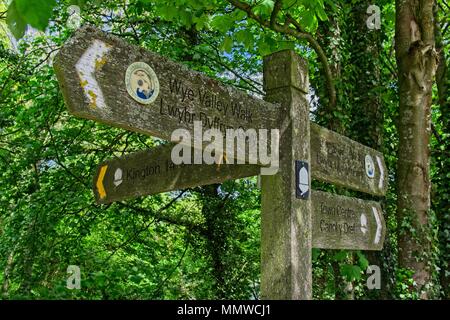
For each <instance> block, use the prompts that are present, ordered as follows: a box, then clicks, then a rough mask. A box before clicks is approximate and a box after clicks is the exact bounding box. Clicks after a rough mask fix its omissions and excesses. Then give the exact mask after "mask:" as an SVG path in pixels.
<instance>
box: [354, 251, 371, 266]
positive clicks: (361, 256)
mask: <svg viewBox="0 0 450 320" xmlns="http://www.w3.org/2000/svg"><path fill="white" fill-rule="evenodd" d="M356 255H357V256H358V260H359V266H360V267H361V269H362V270H366V269H367V267H369V260H367V258H366V257H365V256H364V254H362V253H361V252H359V251H358V252H357V253H356Z"/></svg>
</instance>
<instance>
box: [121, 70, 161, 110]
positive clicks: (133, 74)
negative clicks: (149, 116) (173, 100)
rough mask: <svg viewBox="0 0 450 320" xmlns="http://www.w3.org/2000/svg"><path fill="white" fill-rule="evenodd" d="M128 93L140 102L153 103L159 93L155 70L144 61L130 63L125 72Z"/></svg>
mask: <svg viewBox="0 0 450 320" xmlns="http://www.w3.org/2000/svg"><path fill="white" fill-rule="evenodd" d="M125 85H126V87H127V91H128V94H129V95H130V96H131V97H132V98H133V99H134V100H136V101H137V102H139V103H142V104H150V103H153V102H154V101H155V100H156V98H157V97H158V95H159V81H158V77H157V76H156V73H155V71H153V69H152V68H151V67H150V66H149V65H148V64H146V63H144V62H135V63H132V64H131V65H130V66H129V67H128V69H127V72H126V74H125Z"/></svg>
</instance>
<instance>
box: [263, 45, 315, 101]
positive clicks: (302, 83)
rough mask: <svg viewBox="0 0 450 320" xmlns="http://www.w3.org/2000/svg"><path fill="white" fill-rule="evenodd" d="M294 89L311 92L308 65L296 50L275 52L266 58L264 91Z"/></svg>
mask: <svg viewBox="0 0 450 320" xmlns="http://www.w3.org/2000/svg"><path fill="white" fill-rule="evenodd" d="M284 87H294V88H297V89H299V90H301V91H302V92H304V93H308V91H309V74H308V63H307V61H306V60H305V59H303V58H302V57H300V56H299V55H298V54H297V53H296V52H295V51H294V50H291V49H287V50H281V51H278V52H274V53H272V54H271V55H268V56H266V57H264V90H266V92H267V91H271V90H274V89H280V88H284Z"/></svg>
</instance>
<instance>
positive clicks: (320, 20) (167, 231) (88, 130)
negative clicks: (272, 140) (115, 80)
mask: <svg viewBox="0 0 450 320" xmlns="http://www.w3.org/2000/svg"><path fill="white" fill-rule="evenodd" d="M246 3H248V4H251V5H253V6H254V7H253V12H254V13H255V14H257V15H258V16H261V17H263V18H264V19H266V20H268V19H270V16H271V13H272V10H273V8H274V5H275V2H274V1H272V0H262V1H246ZM367 3H368V1H360V0H354V1H351V2H349V1H331V0H317V1H309V0H286V1H283V7H282V8H281V14H280V15H279V16H278V18H277V19H278V21H279V22H280V23H282V22H284V21H285V19H286V13H289V14H290V15H291V16H292V17H293V18H294V19H296V20H297V21H299V22H300V24H301V25H302V27H303V28H304V31H306V32H310V33H311V34H313V35H314V36H315V37H316V38H317V39H318V40H319V42H320V43H321V45H322V46H323V47H324V48H325V49H326V51H327V55H328V57H329V61H330V64H332V67H333V70H334V72H335V73H336V77H335V79H336V80H335V82H336V87H337V89H338V103H337V106H336V109H335V110H332V112H330V111H329V110H328V109H327V108H326V107H325V106H326V100H327V97H326V89H325V86H324V80H323V79H324V78H323V75H322V73H321V68H322V67H321V66H320V64H319V63H318V62H317V61H316V58H317V54H316V53H315V52H314V51H312V50H311V49H310V48H309V47H307V46H306V45H305V43H299V42H297V41H295V40H294V39H293V38H290V37H288V36H286V35H283V34H280V33H276V32H274V31H272V30H269V29H268V28H262V27H261V25H260V24H258V23H257V22H256V21H254V20H253V19H249V18H248V15H247V14H246V13H244V12H243V11H241V10H238V9H236V8H235V7H233V6H232V5H230V3H229V2H228V1H225V0H169V1H167V0H164V1H163V0H130V1H126V2H122V1H112V0H105V1H83V0H78V1H58V2H56V1H54V0H39V1H34V0H33V1H27V0H13V1H11V3H10V4H9V7H8V12H7V18H6V22H7V23H8V25H9V27H10V30H11V32H12V33H13V35H14V36H15V37H16V38H18V39H19V38H22V36H23V35H24V34H25V33H26V30H27V27H26V26H27V25H30V26H31V27H33V28H35V29H37V30H40V31H41V32H34V33H32V32H28V33H26V34H27V36H25V37H24V39H23V40H21V41H19V43H18V48H17V49H16V48H14V47H12V46H10V45H9V43H7V42H6V41H4V43H2V45H1V47H0V57H1V59H0V86H1V91H0V159H1V160H2V161H1V162H0V172H1V173H0V180H1V185H0V283H2V289H1V291H2V295H3V297H4V298H21V299H22V298H25V299H36V298H49V299H60V298H67V299H178V298H185V299H207V298H218V299H223V298H229V299H247V298H258V297H259V276H260V275H259V270H260V261H259V259H260V258H259V257H260V252H259V237H260V236H259V233H260V218H259V216H260V204H259V203H260V195H259V190H258V188H257V187H256V179H243V180H238V181H230V182H227V183H224V184H223V185H220V186H219V185H213V186H207V187H199V188H195V189H192V190H185V191H178V192H171V193H166V194H163V195H158V196H154V197H147V198H145V199H137V200H135V201H129V202H123V203H117V204H113V205H110V206H97V205H95V204H94V201H93V196H92V193H91V186H90V184H91V176H92V174H93V172H94V170H95V167H96V166H97V164H98V163H100V162H101V161H103V160H104V159H107V158H111V157H114V156H121V155H124V154H127V153H130V152H133V151H137V150H142V149H147V148H151V147H152V146H154V145H157V144H158V143H160V142H159V141H156V140H155V139H152V138H150V137H147V136H143V135H139V134H135V133H129V132H126V131H123V130H118V129H114V128H111V127H107V126H103V125H99V124H96V123H94V122H92V121H86V120H80V119H77V118H74V117H72V116H70V115H69V114H68V113H67V111H66V108H65V107H64V103H63V100H62V96H61V94H60V91H59V88H58V84H57V82H56V79H55V76H54V73H53V70H52V67H51V59H52V57H53V55H54V53H55V52H56V50H58V48H59V47H60V46H61V45H62V44H63V43H64V42H65V41H67V39H68V38H69V36H70V34H71V33H72V32H73V30H70V29H69V28H68V27H67V26H66V21H67V19H68V12H67V7H68V5H70V4H76V5H79V6H80V7H81V9H82V11H81V13H82V22H83V23H90V24H93V25H96V26H98V27H100V28H103V29H105V30H108V31H110V32H112V33H114V34H116V35H118V36H120V37H122V38H124V39H126V40H127V41H129V42H132V43H135V44H138V45H140V46H142V47H144V48H147V49H149V50H152V51H156V52H159V53H160V54H162V55H164V56H168V57H170V58H172V59H174V60H176V61H179V62H181V63H183V64H185V65H186V66H188V67H189V68H192V69H195V70H198V71H201V72H204V73H206V74H207V75H209V76H211V77H214V78H218V79H220V80H221V81H223V82H225V83H228V84H231V85H233V86H236V87H238V88H240V89H243V90H246V91H247V92H249V93H251V94H254V95H257V96H262V95H263V94H264V92H263V89H262V83H261V82H262V79H261V67H262V64H261V61H262V57H263V56H264V55H267V54H270V53H272V52H274V51H277V50H280V49H287V48H289V49H294V50H296V51H297V52H298V53H300V54H301V55H303V56H304V57H307V58H308V59H309V62H310V75H311V96H312V100H313V101H312V104H313V108H312V114H311V118H312V119H314V120H315V121H316V122H319V123H321V124H322V125H326V126H329V127H332V128H333V129H335V130H337V131H340V132H342V133H345V134H346V135H348V136H350V137H351V138H352V139H355V140H358V141H361V142H362V143H365V144H369V145H371V146H373V147H375V148H378V149H381V150H382V151H383V153H384V154H385V155H386V159H387V162H388V167H389V172H390V177H389V179H390V189H389V193H388V195H387V197H386V199H385V201H384V207H385V211H386V220H387V224H388V228H389V235H388V239H387V242H386V245H385V247H386V249H385V250H384V251H383V253H382V255H381V258H380V257H373V256H371V255H370V254H368V253H364V252H350V251H344V250H340V251H332V250H318V249H314V250H313V266H314V281H313V284H314V297H315V298H321V299H339V298H349V296H350V297H352V298H357V299H358V298H360V299H366V298H371V297H372V298H373V297H374V293H373V292H369V291H368V290H367V289H366V288H365V281H366V275H365V270H366V269H367V267H368V265H370V264H372V263H374V261H375V262H376V263H380V262H381V264H382V265H381V266H380V267H381V268H382V270H384V275H383V294H380V295H379V296H376V298H380V296H381V297H382V298H399V299H416V298H418V297H419V296H418V295H417V294H416V293H415V292H414V290H412V288H414V281H413V280H412V274H411V272H410V271H408V270H403V269H399V268H397V267H396V261H397V256H398V250H397V247H398V244H397V237H396V235H397V233H398V232H399V230H400V229H401V228H402V227H404V225H406V227H408V221H402V222H401V223H400V224H399V223H398V222H397V221H396V219H395V214H394V213H395V211H396V207H395V206H396V205H395V203H396V190H395V163H396V154H397V146H398V139H397V133H396V128H395V122H396V121H397V106H398V92H397V86H396V81H397V75H396V67H395V60H394V57H393V55H392V39H393V37H394V21H393V16H394V14H395V8H394V2H393V1H388V0H386V1H381V2H380V3H379V5H380V6H382V9H383V17H384V18H383V19H382V21H383V26H382V30H383V31H382V32H377V31H372V33H370V32H369V33H367V31H364V30H365V29H364V28H365V25H364V9H365V7H364V5H366V4H367ZM439 3H440V4H441V11H440V13H439V14H440V20H442V21H444V22H445V21H448V19H447V20H445V19H446V18H448V16H449V10H448V9H445V8H448V7H446V2H445V1H439ZM361 12H362V13H363V15H362V16H361ZM361 19H363V20H362V23H361ZM28 29H30V28H28ZM0 30H1V29H0ZM447 30H448V28H447ZM43 31H45V32H43ZM442 37H443V39H444V41H443V43H444V44H445V45H444V46H445V48H447V49H448V44H449V41H448V37H449V32H446V33H444V34H443V35H442ZM2 39H3V38H2ZM368 46H370V47H368ZM443 51H444V52H447V53H448V50H443ZM445 58H446V59H447V60H446V61H447V65H450V57H449V56H448V55H447V56H445ZM448 79H450V76H447V81H449V80H448ZM437 94H438V93H437V91H436V92H435V96H436V97H437ZM448 97H449V95H448V94H447V101H448ZM436 100H437V98H436ZM371 107H373V108H371ZM368 112H369V113H370V116H367V114H368ZM433 123H434V125H435V131H436V135H435V137H434V138H433V141H432V150H433V163H432V179H433V182H435V185H434V190H433V194H434V196H433V210H434V212H435V213H436V218H435V219H434V220H433V224H432V225H431V227H430V230H427V231H426V232H428V234H429V236H430V237H431V238H432V240H433V241H435V242H436V244H437V247H435V248H434V250H433V252H430V253H426V254H428V256H426V257H425V258H426V259H429V261H430V267H431V268H433V270H434V272H435V278H434V279H433V281H434V282H433V283H434V284H435V288H436V289H435V290H436V291H437V293H436V296H441V297H447V298H448V288H446V287H444V286H445V283H447V285H448V282H445V281H446V280H445V279H448V278H449V275H448V261H449V260H448V257H449V239H450V234H449V225H450V224H449V223H448V221H449V217H450V210H449V207H448V203H449V201H448V200H449V193H448V186H449V183H448V179H449V178H450V176H449V173H448V164H449V158H448V156H447V155H448V150H449V148H448V135H449V134H450V133H449V128H448V124H449V123H450V120H449V113H448V109H444V108H443V107H441V105H440V104H438V103H437V102H436V104H435V106H434V108H433ZM369 128H370V129H369ZM369 131H370V133H374V134H373V135H372V134H368V132H369ZM316 187H317V188H320V189H324V190H327V191H337V192H339V193H343V194H347V195H355V194H353V193H349V192H348V191H346V190H339V189H336V188H334V187H331V186H328V185H324V184H317V185H316ZM358 196H361V195H358ZM438 228H439V232H438ZM438 250H440V251H438ZM377 259H378V260H377ZM68 265H78V266H80V268H81V272H82V290H79V291H78V290H74V291H70V290H68V289H67V288H66V287H65V286H66V279H67V277H68V275H67V274H66V269H67V266H68ZM439 268H440V270H439ZM447 281H448V280H447ZM440 283H441V284H442V287H440V286H439V284H440ZM349 284H351V287H352V288H353V289H352V292H351V293H350V294H349V292H348V289H347V288H348V287H349Z"/></svg>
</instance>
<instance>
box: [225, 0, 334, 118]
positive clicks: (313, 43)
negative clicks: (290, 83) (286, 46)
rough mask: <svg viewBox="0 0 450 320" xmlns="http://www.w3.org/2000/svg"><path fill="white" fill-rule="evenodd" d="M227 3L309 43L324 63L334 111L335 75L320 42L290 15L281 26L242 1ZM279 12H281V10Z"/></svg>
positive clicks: (330, 102)
mask: <svg viewBox="0 0 450 320" xmlns="http://www.w3.org/2000/svg"><path fill="white" fill-rule="evenodd" d="M227 1H228V2H229V3H231V4H232V5H234V6H235V7H236V8H238V9H240V10H242V11H244V12H245V13H247V16H248V17H249V18H251V19H253V20H255V21H256V22H258V23H259V24H260V25H261V26H263V27H266V28H269V29H271V30H273V31H275V32H278V33H282V34H285V35H289V36H292V37H294V38H296V39H298V40H306V41H307V42H308V43H309V45H310V46H311V47H312V48H313V49H314V51H315V52H316V53H317V56H318V57H319V60H320V62H321V63H322V66H323V71H324V75H325V79H326V82H327V89H328V95H329V99H330V101H329V108H330V110H333V109H334V107H335V106H336V88H335V86H334V79H333V74H332V72H331V69H330V65H329V64H328V59H327V56H326V54H325V52H324V50H323V49H322V47H321V46H320V44H319V42H317V40H316V39H315V38H314V37H313V36H312V34H310V33H308V32H305V31H303V29H302V28H301V26H300V24H299V23H298V22H297V21H296V20H295V19H293V18H292V16H290V15H289V14H287V15H286V22H285V23H284V24H279V23H277V22H276V21H275V20H272V19H271V20H270V21H268V20H264V19H263V18H261V17H259V16H257V15H256V14H255V13H254V12H253V7H252V6H251V5H249V4H247V3H245V2H242V1H240V0H227ZM277 2H278V1H277ZM277 10H278V11H279V9H277ZM274 11H275V13H276V14H278V12H277V11H276V9H275V7H274ZM273 16H274V12H272V17H273ZM291 24H292V25H293V26H294V27H295V29H294V28H291V27H290V25H291Z"/></svg>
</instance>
